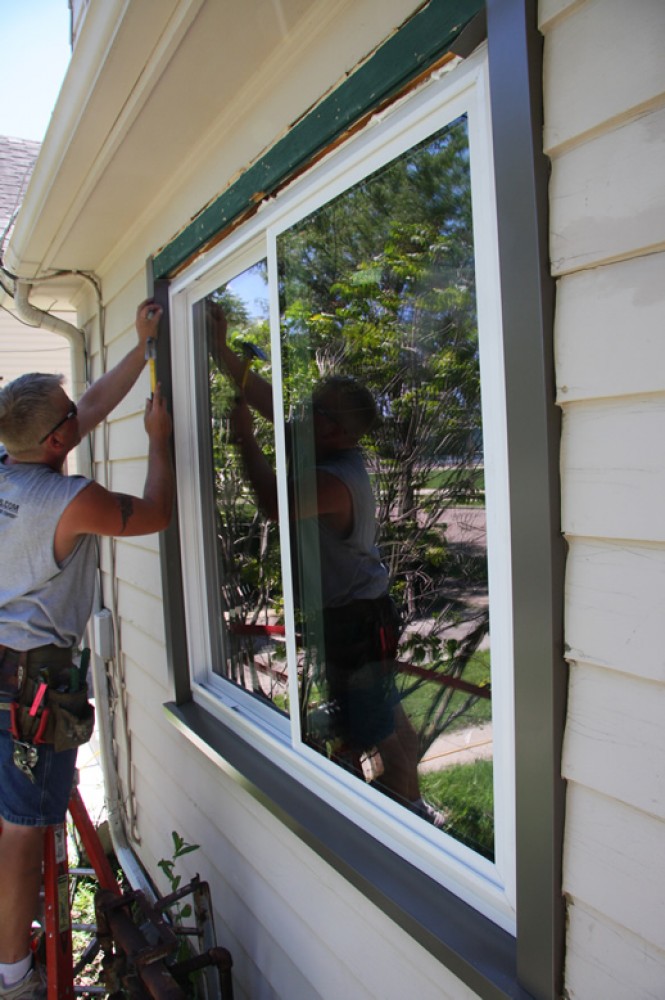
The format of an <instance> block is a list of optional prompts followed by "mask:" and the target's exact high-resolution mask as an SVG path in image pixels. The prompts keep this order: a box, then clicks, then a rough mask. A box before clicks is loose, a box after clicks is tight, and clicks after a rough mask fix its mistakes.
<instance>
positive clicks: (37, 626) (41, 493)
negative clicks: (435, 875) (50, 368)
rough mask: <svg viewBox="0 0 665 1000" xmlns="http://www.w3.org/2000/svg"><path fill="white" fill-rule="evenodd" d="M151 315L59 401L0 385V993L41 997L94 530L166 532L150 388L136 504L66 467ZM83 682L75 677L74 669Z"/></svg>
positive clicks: (116, 386)
mask: <svg viewBox="0 0 665 1000" xmlns="http://www.w3.org/2000/svg"><path fill="white" fill-rule="evenodd" d="M160 316H161V309H160V307H159V306H158V305H157V304H156V303H155V302H154V301H152V300H146V301H145V302H143V303H141V305H140V306H139V307H138V310H137V313H136V331H137V334H138V343H137V344H136V346H135V347H134V348H133V349H132V350H131V351H130V352H129V353H128V354H127V355H126V356H125V357H124V358H123V359H122V360H121V361H120V362H119V363H118V364H117V365H116V366H115V368H113V369H112V370H111V371H109V372H107V373H106V374H105V375H103V376H102V377H101V378H100V379H98V380H97V381H96V382H95V383H94V384H93V385H91V386H90V387H89V388H88V389H87V390H86V391H85V392H84V394H83V395H82V397H81V399H80V400H79V402H78V404H77V403H75V402H73V401H72V400H70V399H69V398H68V397H67V395H66V393H65V391H64V389H63V388H62V378H61V377H60V376H57V375H45V374H40V373H34V374H30V375H22V376H21V377H19V378H17V379H15V380H14V381H13V382H10V383H9V384H7V385H5V386H3V387H2V388H0V441H2V446H0V547H1V551H2V564H3V572H2V575H1V576H0V998H4V1000H25V998H31V997H46V984H45V979H44V974H43V970H42V969H41V968H39V967H35V966H33V962H32V956H31V951H30V934H31V928H32V921H33V919H34V918H35V916H36V914H37V910H38V905H39V891H40V886H41V863H42V854H43V835H44V829H45V827H47V826H52V825H55V824H58V823H62V822H63V820H64V818H65V815H66V812H67V804H68V801H69V797H70V794H71V791H72V786H73V779H74V770H75V765H76V752H77V749H76V748H77V746H79V745H80V744H81V743H84V742H86V740H87V739H89V737H90V734H91V730H92V726H93V721H94V717H93V712H92V706H90V705H89V704H88V701H87V691H86V685H85V680H84V678H83V677H82V676H81V674H80V673H79V672H78V671H77V668H76V666H75V665H74V664H73V662H72V656H73V654H74V653H75V651H76V649H77V647H78V645H79V643H80V641H81V639H82V636H83V633H84V630H85V627H86V624H87V622H88V619H89V617H90V614H91V612H92V603H93V594H94V582H95V571H96V567H97V554H96V538H97V536H98V535H107V536H120V535H121V536H129V535H145V534H150V533H152V532H156V531H162V530H163V529H164V528H166V527H167V525H168V523H169V520H170V517H171V508H172V501H173V469H172V464H171V452H170V439H171V433H172V424H171V418H170V416H169V414H168V412H167V410H166V406H165V403H164V400H163V398H162V395H161V391H160V387H159V386H157V387H156V389H155V393H154V397H153V398H152V399H148V401H147V403H146V408H145V416H144V425H145V429H146V433H147V435H148V441H149V450H148V471H147V475H146V480H145V486H144V490H143V496H142V497H134V496H127V495H125V494H121V493H113V492H111V491H109V490H106V489H104V487H102V486H100V485H99V484H98V483H96V482H94V481H93V480H90V479H87V478H85V477H83V476H74V475H67V474H66V471H65V468H66V460H67V456H68V454H69V453H70V452H71V451H72V449H73V448H75V447H76V446H77V445H78V444H79V443H80V441H81V440H82V438H83V437H85V435H87V434H88V433H89V432H90V431H91V430H92V429H93V428H94V427H95V426H96V425H97V424H99V423H100V421H102V420H104V419H105V418H106V417H107V416H108V414H109V413H110V412H111V410H113V409H114V407H115V406H117V404H118V403H119V402H120V401H121V400H122V399H124V397H125V396H126V395H127V393H128V392H129V390H130V389H131V388H132V386H133V385H134V383H135V382H136V380H137V379H138V377H139V375H140V373H141V371H142V370H143V367H144V365H145V355H146V341H147V340H148V338H149V337H152V338H155V337H156V336H157V333H158V325H159V319H160ZM81 673H82V671H81Z"/></svg>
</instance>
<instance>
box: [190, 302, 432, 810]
mask: <svg viewBox="0 0 665 1000" xmlns="http://www.w3.org/2000/svg"><path fill="white" fill-rule="evenodd" d="M208 317H209V321H210V328H211V350H212V353H213V356H214V357H215V360H216V362H217V363H218V364H219V365H220V367H224V368H225V369H226V370H227V371H228V372H229V374H230V375H231V377H232V378H233V379H234V381H235V382H236V384H237V385H239V386H244V395H243V396H240V397H238V399H237V401H236V406H235V408H234V411H233V413H232V427H233V433H234V436H235V441H236V443H237V444H238V446H239V448H240V450H241V453H242V458H243V462H244V465H245V469H246V472H247V476H248V478H249V480H250V482H251V484H252V487H253V489H254V492H255V494H256V499H257V503H258V506H259V507H260V509H261V510H262V512H263V513H264V514H265V515H266V516H267V517H269V518H272V519H276V518H277V480H276V476H275V472H274V470H273V468H272V466H271V465H270V463H269V462H268V460H267V459H266V457H265V455H264V454H263V452H262V451H261V448H260V447H259V445H258V443H257V441H256V438H255V436H254V428H253V421H252V417H251V414H250V411H249V408H248V405H247V404H249V406H251V407H253V408H254V409H256V410H257V411H258V412H259V413H261V414H262V416H264V417H266V418H267V419H269V420H272V419H273V411H272V391H271V388H270V385H269V384H268V383H267V382H266V381H265V379H262V378H261V377H260V376H259V375H257V374H256V372H253V371H248V367H247V362H246V360H245V359H243V358H241V357H239V356H238V355H237V354H235V352H234V351H232V350H231V349H230V347H229V346H228V344H227V341H226V321H225V318H224V315H223V312H222V310H221V309H220V308H219V307H218V306H215V305H212V304H209V308H208ZM307 416H308V419H309V420H310V421H311V441H312V444H313V463H314V474H313V475H312V474H311V472H312V470H311V469H310V476H309V477H308V480H307V483H310V482H311V486H310V485H305V486H304V487H303V485H302V484H298V483H294V484H291V486H292V488H291V507H292V510H293V511H294V516H295V517H297V519H298V521H299V522H302V521H305V520H307V519H308V518H316V523H317V533H318V542H319V548H320V560H321V568H322V571H321V603H322V606H323V629H324V643H325V672H326V681H327V685H328V694H329V698H330V700H331V702H332V703H333V705H334V724H335V727H336V729H337V730H338V734H339V735H340V736H341V737H342V739H343V740H344V742H345V743H346V744H347V745H348V746H349V748H350V749H351V750H353V751H356V752H362V751H364V750H368V749H370V748H372V747H376V748H377V749H378V751H379V754H380V756H381V761H382V764H383V774H382V776H381V779H380V784H381V787H382V788H383V789H384V790H385V791H387V792H388V793H389V794H390V795H392V796H393V797H395V798H396V799H398V800H399V801H401V802H403V803H404V804H406V805H408V806H410V808H412V809H413V810H414V811H415V812H417V813H418V814H419V815H421V816H422V817H424V818H425V819H427V820H429V821H430V822H432V823H434V825H436V826H443V824H444V816H443V815H442V814H441V813H440V812H437V811H436V810H435V809H433V808H432V806H430V805H429V804H428V803H426V802H424V800H423V799H422V798H421V796H420V791H419V786H418V772H417V763H418V756H417V737H416V734H415V732H414V730H413V727H412V726H411V723H410V722H409V720H408V718H407V716H406V713H405V712H404V709H403V708H402V705H401V704H400V701H399V695H398V692H397V689H396V686H395V680H394V672H395V657H396V654H397V641H398V636H399V619H398V615H397V613H396V611H395V608H394V605H393V603H392V601H391V599H390V597H389V596H388V573H387V570H386V568H385V566H384V565H383V564H382V563H381V560H380V558H379V552H378V549H377V546H376V534H377V525H376V515H375V507H376V504H375V498H374V494H373V492H372V487H371V483H370V479H369V476H368V473H367V469H366V468H365V463H364V460H363V456H362V452H361V450H360V448H359V447H358V443H359V441H360V439H361V438H362V437H363V436H364V435H365V434H366V433H367V432H368V431H369V430H371V428H372V426H373V425H374V423H375V422H376V419H377V411H376V405H375V402H374V399H373V397H372V395H371V393H370V392H369V391H368V390H367V389H366V388H365V387H364V386H362V385H360V384H359V383H357V382H356V381H355V380H354V379H351V378H347V377H343V376H333V377H331V378H328V379H326V380H324V381H323V382H321V383H320V384H319V385H318V386H317V387H316V388H315V389H314V392H313V395H312V404H311V408H309V410H308V414H307Z"/></svg>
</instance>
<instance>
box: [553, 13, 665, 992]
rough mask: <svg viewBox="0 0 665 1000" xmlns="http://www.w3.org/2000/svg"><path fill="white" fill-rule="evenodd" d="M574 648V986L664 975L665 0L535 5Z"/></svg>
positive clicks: (622, 985) (567, 880)
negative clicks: (541, 52)
mask: <svg viewBox="0 0 665 1000" xmlns="http://www.w3.org/2000/svg"><path fill="white" fill-rule="evenodd" d="M539 11H540V26H541V30H542V31H543V33H544V35H545V56H544V63H545V71H544V79H545V128H544V135H545V145H546V151H547V152H548V154H549V155H550V157H551V159H552V179H551V187H550V210H551V219H550V232H551V259H552V268H553V273H554V274H555V275H556V276H557V277H558V282H557V308H556V318H555V341H556V363H557V370H556V378H557V398H558V402H559V404H560V406H561V408H562V411H563V437H562V449H561V474H562V526H563V531H564V533H565V536H566V539H567V542H568V546H569V554H568V561H567V573H566V604H565V617H566V635H565V640H566V650H567V657H568V660H569V663H570V686H569V703H568V720H567V727H566V734H565V743H564V755H563V773H564V777H565V778H566V779H567V781H568V794H567V809H566V830H565V841H564V878H563V888H564V892H565V894H566V897H567V900H568V909H569V920H568V932H567V960H566V974H565V979H566V991H567V995H568V996H570V997H571V998H574V1000H595V998H596V997H599V996H602V997H603V1000H626V998H627V997H630V998H631V1000H655V998H656V997H659V996H662V989H663V982H665V935H664V934H663V928H664V927H665V904H664V903H663V900H664V899H665V827H664V820H665V815H664V807H663V803H664V802H665V787H664V786H665V780H664V772H663V766H662V762H663V759H665V742H664V739H663V725H662V719H663V712H664V710H665V655H664V654H663V640H662V609H663V606H664V600H665V520H664V518H663V502H662V498H663V495H664V494H663V490H664V488H665V472H664V468H665V465H664V462H663V457H664V454H665V453H664V449H663V441H664V440H665V379H664V378H663V372H664V371H665V338H664V337H663V329H664V325H665V308H664V307H665V280H664V278H665V255H664V254H663V249H664V248H665V202H664V201H663V183H662V178H663V176H664V175H665V110H664V109H663V104H664V103H665V64H664V62H663V59H662V52H663V48H664V46H665V7H663V4H662V3H661V2H659V0H640V2H637V3H635V4H626V3H622V2H621V0H609V2H602V3H601V2H598V0H589V2H586V3H564V2H557V0H551V2H549V0H544V2H541V3H540V6H539Z"/></svg>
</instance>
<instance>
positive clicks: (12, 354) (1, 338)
mask: <svg viewBox="0 0 665 1000" xmlns="http://www.w3.org/2000/svg"><path fill="white" fill-rule="evenodd" d="M4 305H5V306H6V307H7V308H0V377H1V378H2V382H3V383H5V384H6V383H7V382H11V381H12V379H15V378H17V377H18V376H19V375H25V374H26V373H27V372H49V373H52V374H54V375H64V376H65V383H64V385H65V391H66V392H68V393H69V392H72V388H71V362H70V354H69V342H68V341H67V340H66V338H65V337H61V336H59V335H58V334H57V333H49V332H48V331H47V330H41V329H38V328H35V327H31V326H26V325H25V324H24V323H21V322H20V321H19V320H17V319H16V317H15V316H14V315H13V314H12V313H10V312H9V311H8V308H9V307H10V305H11V300H10V299H9V298H7V297H5V299H4ZM56 315H58V316H60V317H61V318H62V319H67V320H69V321H70V322H71V321H72V319H73V314H72V313H69V314H66V313H57V314H56Z"/></svg>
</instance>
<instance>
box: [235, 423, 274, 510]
mask: <svg viewBox="0 0 665 1000" xmlns="http://www.w3.org/2000/svg"><path fill="white" fill-rule="evenodd" d="M238 445H239V447H240V452H241V455H242V462H243V466H244V468H245V473H246V475H247V479H248V480H249V482H250V484H251V486H252V490H253V491H254V495H255V497H256V503H257V506H258V508H259V510H260V511H261V513H263V514H265V516H266V517H267V518H269V519H270V520H271V521H276V520H277V516H278V510H277V477H276V475H275V472H274V469H273V468H272V466H271V465H270V462H269V461H268V460H267V458H266V457H265V455H264V454H263V452H262V451H261V449H260V448H259V446H258V444H257V442H256V439H255V438H254V437H242V438H241V439H240V440H239V441H238Z"/></svg>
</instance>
